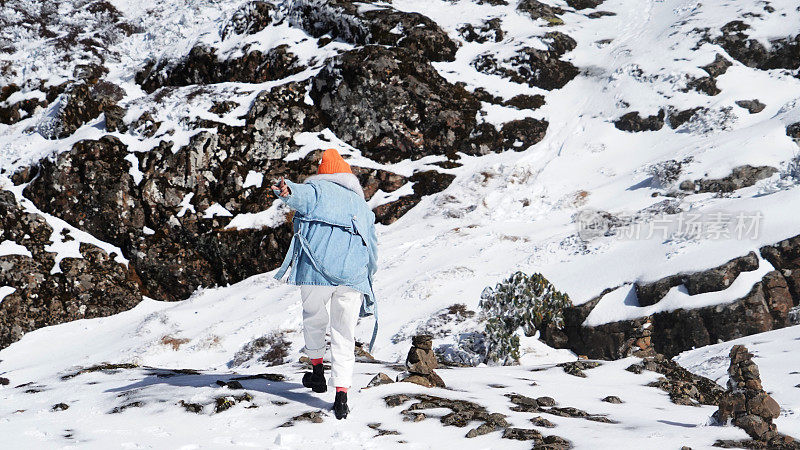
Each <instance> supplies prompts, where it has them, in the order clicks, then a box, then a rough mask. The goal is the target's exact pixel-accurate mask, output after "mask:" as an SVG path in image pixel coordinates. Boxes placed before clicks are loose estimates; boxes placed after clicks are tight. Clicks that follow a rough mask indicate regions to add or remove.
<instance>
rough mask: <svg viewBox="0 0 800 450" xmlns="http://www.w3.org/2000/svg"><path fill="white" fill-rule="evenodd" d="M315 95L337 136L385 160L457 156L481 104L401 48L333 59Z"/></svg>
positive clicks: (320, 76)
mask: <svg viewBox="0 0 800 450" xmlns="http://www.w3.org/2000/svg"><path fill="white" fill-rule="evenodd" d="M310 94H311V97H312V98H313V99H314V102H315V104H316V105H318V106H319V108H320V110H321V111H322V113H323V114H324V118H325V123H326V125H328V126H329V127H330V128H331V129H332V130H333V131H334V132H335V133H336V135H337V136H339V137H340V138H341V139H342V140H344V141H345V142H347V143H348V144H350V145H353V146H354V147H357V148H359V149H361V151H362V153H363V154H364V155H365V156H367V157H369V158H371V159H374V160H377V161H380V162H398V161H401V160H403V159H406V158H412V159H418V158H421V157H423V156H426V155H431V154H437V155H445V154H454V153H455V151H457V150H458V149H459V148H460V144H461V143H462V142H463V141H465V140H466V139H467V138H468V137H469V135H470V133H471V132H472V130H473V129H474V128H475V126H476V118H475V117H476V114H477V112H478V109H479V108H480V103H479V102H478V101H477V100H476V99H475V98H474V97H473V96H472V95H471V94H470V93H469V92H467V91H466V90H464V89H463V88H462V87H460V86H456V85H452V84H450V83H448V82H447V81H446V80H445V79H444V78H442V77H441V76H440V75H439V74H438V73H437V72H436V70H435V69H434V68H433V66H431V65H430V64H429V63H428V62H426V61H425V60H423V59H420V58H418V57H416V56H415V55H414V54H413V53H412V52H409V51H407V50H404V49H400V48H384V47H380V46H366V47H363V48H360V49H356V50H352V51H349V52H345V53H343V54H341V55H339V56H337V57H335V58H333V59H332V60H331V61H330V62H329V63H328V65H327V66H326V67H325V68H323V69H322V70H321V71H320V73H319V74H318V75H317V76H316V77H314V80H313V84H312V87H311V93H310Z"/></svg>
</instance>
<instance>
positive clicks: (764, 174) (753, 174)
mask: <svg viewBox="0 0 800 450" xmlns="http://www.w3.org/2000/svg"><path fill="white" fill-rule="evenodd" d="M777 171H778V169H776V168H774V167H770V166H757V167H753V166H750V165H744V166H739V167H734V168H733V170H731V173H730V175H727V176H725V177H723V178H716V179H699V180H694V181H688V180H687V181H686V182H683V183H681V185H680V188H681V189H682V190H684V191H694V192H695V193H703V192H721V193H729V192H733V191H735V190H737V189H742V188H746V187H750V186H752V185H754V184H756V182H757V181H759V180H763V179H765V178H769V177H771V176H772V175H773V174H774V173H775V172H777Z"/></svg>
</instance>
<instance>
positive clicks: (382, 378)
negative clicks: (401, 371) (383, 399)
mask: <svg viewBox="0 0 800 450" xmlns="http://www.w3.org/2000/svg"><path fill="white" fill-rule="evenodd" d="M389 383H394V380H392V379H391V378H390V377H389V375H386V374H385V373H383V372H380V373H379V374H377V375H375V376H374V377H372V379H371V380H369V383H367V386H366V388H371V387H375V386H380V385H382V384H389ZM366 388H365V389H366Z"/></svg>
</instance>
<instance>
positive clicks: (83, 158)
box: [26, 136, 145, 245]
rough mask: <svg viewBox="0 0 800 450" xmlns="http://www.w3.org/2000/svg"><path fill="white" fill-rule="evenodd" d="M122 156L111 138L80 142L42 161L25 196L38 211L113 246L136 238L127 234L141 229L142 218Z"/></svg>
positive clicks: (119, 144) (119, 145) (123, 152)
mask: <svg viewBox="0 0 800 450" xmlns="http://www.w3.org/2000/svg"><path fill="white" fill-rule="evenodd" d="M127 154H128V149H127V147H126V146H125V145H124V144H122V142H120V140H119V139H117V138H115V137H112V136H105V137H102V138H101V139H99V140H97V141H90V140H86V141H79V142H77V143H76V144H75V145H74V146H73V147H72V149H71V150H70V151H68V152H64V153H61V154H60V155H59V156H58V157H57V158H56V160H54V161H53V160H44V161H42V163H41V169H40V176H39V178H38V179H37V180H36V182H34V183H33V184H31V185H30V187H29V188H28V189H27V191H26V196H27V197H31V198H35V199H36V200H38V201H36V202H35V203H37V206H38V207H39V208H40V209H42V210H43V211H47V212H51V213H59V214H58V215H59V217H61V218H62V219H64V220H66V221H67V222H69V223H72V224H75V226H77V227H80V228H81V229H83V230H85V231H87V232H88V233H90V234H92V235H93V236H95V237H98V238H100V239H101V240H104V241H107V242H112V243H114V244H116V245H120V244H122V243H123V242H125V241H126V240H129V241H132V240H133V239H135V235H134V236H128V234H129V233H131V232H133V230H141V229H142V227H143V226H144V223H145V217H144V210H143V208H142V202H141V201H140V200H139V199H138V198H137V197H138V196H137V195H136V194H135V193H134V191H135V188H136V187H135V183H134V181H133V178H132V177H131V176H130V175H129V174H128V171H127V170H126V169H127V167H129V166H130V163H129V162H128V161H126V160H125V156H127ZM51 190H52V192H51ZM78 199H80V201H78ZM110 223H113V224H114V225H115V226H108V225H109V224H110Z"/></svg>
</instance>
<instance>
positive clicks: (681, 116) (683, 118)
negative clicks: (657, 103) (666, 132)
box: [667, 106, 706, 130]
mask: <svg viewBox="0 0 800 450" xmlns="http://www.w3.org/2000/svg"><path fill="white" fill-rule="evenodd" d="M704 111H706V108H701V107H699V106H698V107H696V108H689V109H684V110H681V111H678V110H674V109H673V110H670V112H669V114H667V118H668V121H667V123H668V124H669V127H670V128H672V129H673V130H674V129H676V128H678V127H680V126H681V125H683V124H685V123H686V122H688V121H690V120H691V119H692V118H693V117H694V116H695V114H697V113H698V112H700V113H702V112H704Z"/></svg>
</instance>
